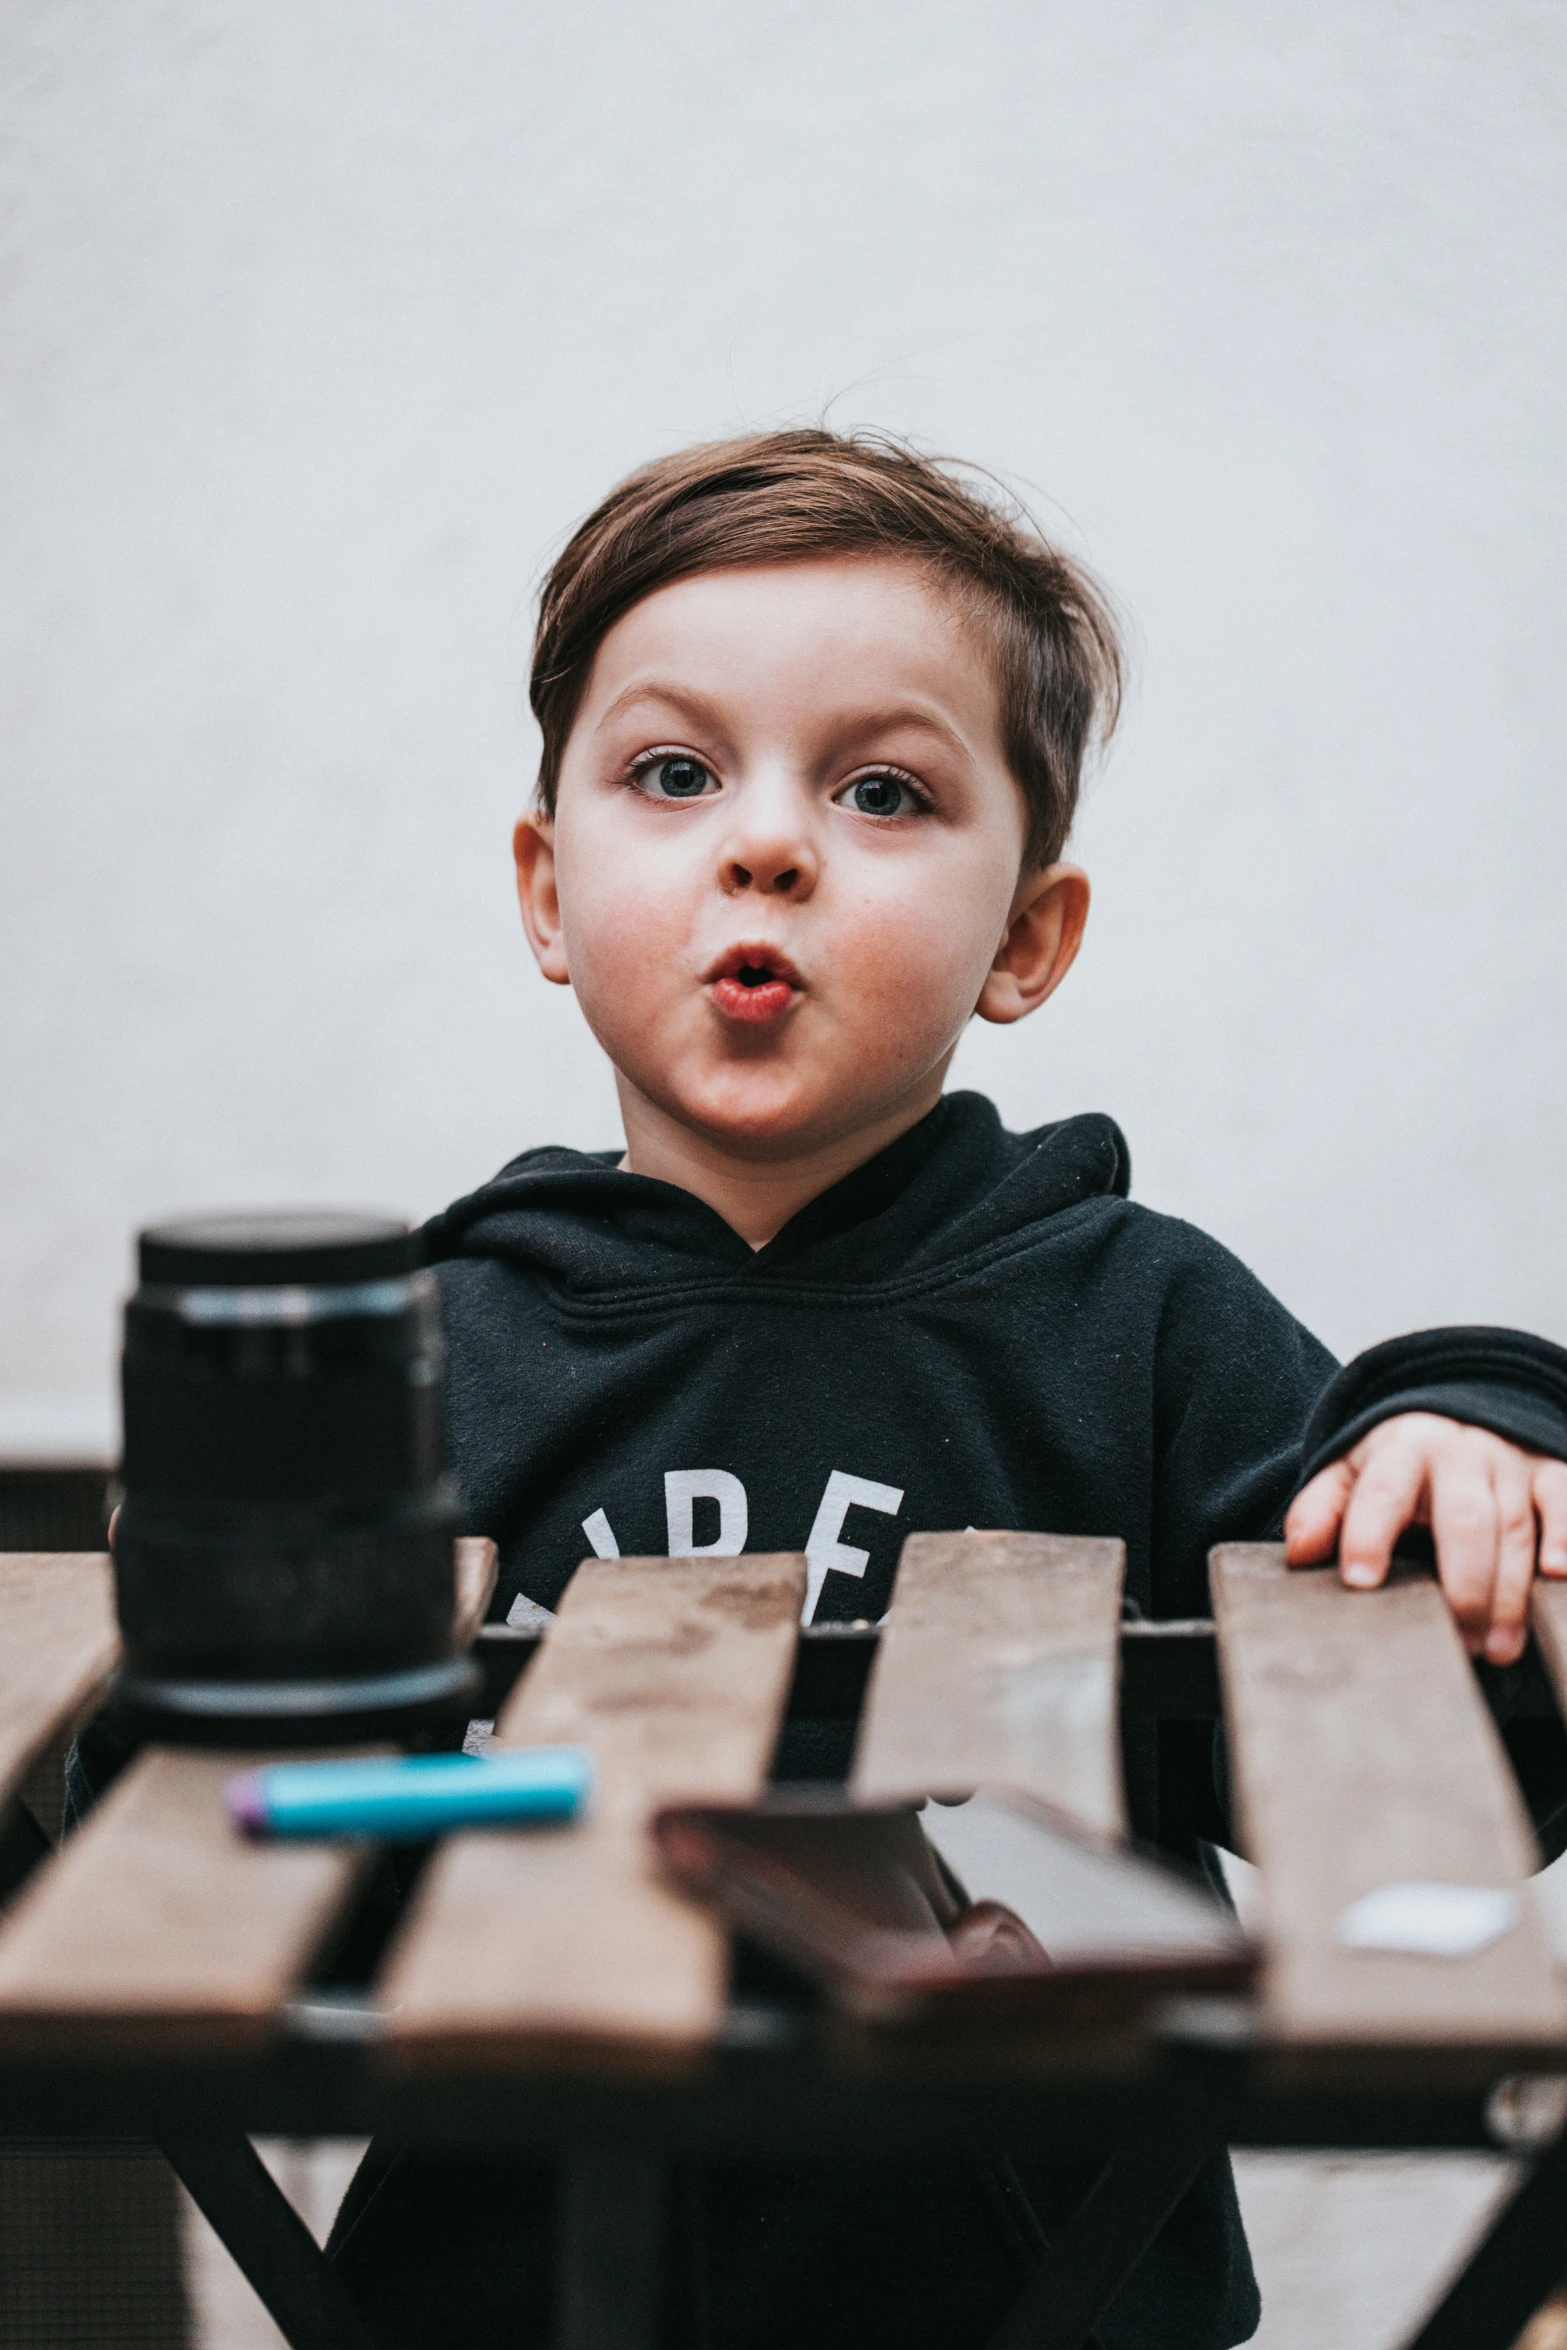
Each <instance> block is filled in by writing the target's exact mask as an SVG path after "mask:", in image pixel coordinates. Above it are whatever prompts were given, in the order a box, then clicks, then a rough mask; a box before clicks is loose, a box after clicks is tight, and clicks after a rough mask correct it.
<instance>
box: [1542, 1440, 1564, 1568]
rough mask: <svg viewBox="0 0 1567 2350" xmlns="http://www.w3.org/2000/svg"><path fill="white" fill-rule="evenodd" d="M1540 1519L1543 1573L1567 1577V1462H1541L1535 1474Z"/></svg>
mask: <svg viewBox="0 0 1567 2350" xmlns="http://www.w3.org/2000/svg"><path fill="white" fill-rule="evenodd" d="M1534 1506H1535V1509H1536V1510H1537V1511H1538V1512H1539V1518H1540V1572H1541V1574H1542V1575H1567V1461H1541V1462H1540V1464H1539V1466H1538V1467H1537V1468H1536V1470H1535V1472H1534Z"/></svg>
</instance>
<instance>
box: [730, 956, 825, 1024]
mask: <svg viewBox="0 0 1567 2350" xmlns="http://www.w3.org/2000/svg"><path fill="white" fill-rule="evenodd" d="M707 986H708V992H709V994H710V995H711V996H712V999H713V1001H714V1003H715V1004H716V1005H717V1006H718V1009H719V1010H720V1011H721V1012H722V1013H723V1014H724V1016H725V1018H726V1019H730V1020H743V1021H745V1022H746V1023H747V1024H748V1025H750V1026H753V1027H755V1026H760V1025H761V1024H762V1023H763V1022H765V1021H768V1020H777V1019H779V1018H781V1017H782V1015H783V1014H784V1013H785V1012H787V1011H788V1009H789V1007H790V1005H791V1004H793V1003H796V1002H797V1001H798V1000H799V997H800V995H801V993H802V991H803V988H804V982H803V980H802V979H801V977H800V974H799V972H798V971H797V970H796V969H795V967H794V965H793V964H792V963H791V962H790V960H789V958H788V956H787V955H781V954H779V952H778V950H777V948H776V947H764V946H751V945H746V946H737V947H731V948H730V950H729V952H728V954H727V955H721V956H720V957H719V959H718V961H717V962H716V963H715V964H714V965H713V967H712V969H711V971H709V973H708V975H707Z"/></svg>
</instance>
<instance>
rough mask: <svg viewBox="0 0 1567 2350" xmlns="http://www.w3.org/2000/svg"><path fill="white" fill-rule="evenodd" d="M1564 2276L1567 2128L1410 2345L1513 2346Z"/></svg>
mask: <svg viewBox="0 0 1567 2350" xmlns="http://www.w3.org/2000/svg"><path fill="white" fill-rule="evenodd" d="M1564 2275H1567V2132H1564V2133H1563V2135H1562V2136H1561V2137H1560V2138H1558V2139H1557V2140H1556V2143H1555V2144H1554V2145H1553V2146H1551V2147H1550V2148H1549V2149H1548V2150H1547V2151H1546V2153H1544V2154H1543V2155H1542V2156H1541V2157H1540V2160H1539V2161H1538V2162H1537V2163H1536V2164H1535V2166H1534V2169H1533V2170H1532V2171H1531V2172H1530V2173H1529V2176H1528V2178H1527V2179H1525V2181H1524V2183H1523V2185H1522V2186H1521V2187H1520V2188H1519V2190H1518V2192H1517V2194H1516V2195H1515V2196H1514V2197H1513V2199H1512V2201H1511V2202H1510V2203H1508V2204H1506V2205H1504V2207H1503V2208H1502V2210H1501V2211H1500V2212H1499V2213H1498V2214H1497V2217H1496V2219H1495V2220H1494V2221H1493V2222H1492V2224H1491V2226H1490V2228H1489V2229H1488V2230H1487V2232H1486V2234H1485V2235H1484V2236H1483V2237H1482V2238H1481V2239H1480V2242H1479V2244H1478V2245H1477V2247H1476V2248H1475V2250H1474V2251H1473V2252H1472V2253H1471V2254H1470V2256H1469V2259H1468V2260H1467V2262H1466V2263H1465V2264H1464V2266H1463V2268H1462V2269H1460V2271H1459V2273H1458V2275H1457V2276H1456V2277H1455V2278H1454V2280H1453V2282H1452V2284H1451V2285H1449V2287H1448V2289H1447V2291H1446V2292H1445V2293H1444V2294H1443V2296H1442V2298H1441V2300H1440V2301H1439V2302H1438V2303H1437V2305H1436V2307H1435V2309H1433V2310H1432V2312H1431V2314H1430V2316H1429V2317H1428V2318H1427V2319H1426V2321H1425V2323H1424V2324H1423V2325H1422V2326H1421V2328H1420V2330H1419V2332H1418V2333H1417V2334H1414V2335H1412V2336H1411V2338H1410V2341H1409V2344H1408V2350H1512V2346H1513V2344H1514V2343H1515V2342H1516V2341H1517V2339H1518V2336H1519V2335H1520V2334H1521V2333H1522V2332H1523V2330H1524V2327H1525V2326H1526V2325H1527V2324H1528V2322H1529V2320H1530V2318H1531V2317H1533V2315H1534V2313H1535V2311H1536V2310H1537V2309H1538V2308H1539V2306H1540V2304H1541V2302H1542V2301H1544V2300H1546V2299H1547V2298H1548V2297H1549V2295H1550V2294H1551V2293H1553V2292H1554V2291H1555V2289H1556V2287H1557V2286H1558V2285H1559V2284H1560V2283H1561V2281H1562V2278H1563V2276H1564Z"/></svg>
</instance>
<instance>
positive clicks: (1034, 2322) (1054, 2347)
mask: <svg viewBox="0 0 1567 2350" xmlns="http://www.w3.org/2000/svg"><path fill="white" fill-rule="evenodd" d="M1212 2152H1213V2147H1212V2146H1211V2145H1210V2144H1209V2143H1208V2141H1207V2140H1206V2139H1202V2140H1196V2139H1193V2138H1190V2137H1187V2136H1185V2135H1183V2134H1182V2133H1181V2132H1180V2131H1179V2130H1178V2129H1176V2128H1174V2127H1173V2126H1170V2125H1168V2124H1161V2125H1160V2126H1159V2127H1157V2128H1155V2129H1150V2130H1147V2131H1145V2132H1143V2133H1142V2134H1141V2135H1140V2136H1138V2137H1135V2138H1128V2139H1127V2140H1126V2142H1125V2143H1124V2145H1121V2146H1118V2147H1117V2148H1116V2150H1115V2152H1114V2154H1112V2155H1111V2157H1110V2160H1109V2161H1108V2162H1107V2163H1106V2164H1105V2167H1104V2169H1103V2170H1102V2171H1101V2172H1100V2174H1099V2176H1098V2178H1097V2179H1095V2181H1094V2183H1093V2185H1092V2186H1091V2187H1090V2188H1089V2190H1088V2193H1087V2194H1086V2195H1085V2196H1084V2197H1083V2200H1082V2202H1081V2203H1080V2204H1079V2205H1078V2207H1077V2209H1076V2210H1075V2211H1074V2212H1073V2214H1072V2216H1071V2218H1070V2219H1069V2220H1068V2221H1067V2223H1066V2225H1065V2226H1064V2227H1062V2228H1059V2229H1058V2230H1057V2231H1056V2233H1055V2235H1054V2236H1053V2237H1052V2238H1051V2242H1050V2249H1049V2251H1048V2253H1047V2254H1046V2256H1045V2259H1044V2262H1043V2264H1042V2265H1041V2267H1040V2270H1039V2274H1038V2275H1037V2276H1036V2277H1035V2278H1034V2280H1033V2282H1032V2284H1030V2285H1027V2286H1026V2287H1025V2288H1024V2290H1023V2292H1022V2294H1021V2295H1020V2297H1019V2298H1018V2299H1017V2300H1016V2301H1015V2302H1014V2303H1013V2305H1012V2307H1011V2309H1010V2310H1009V2311H1008V2313H1007V2315H1006V2317H1005V2319H1004V2320H1003V2321H1002V2324H1001V2326H1000V2327H999V2329H998V2330H997V2332H996V2333H994V2334H993V2335H992V2336H991V2339H990V2345H989V2350H1083V2346H1084V2344H1086V2343H1087V2342H1088V2340H1089V2337H1090V2336H1091V2335H1092V2333H1093V2330H1094V2327H1095V2326H1096V2325H1097V2324H1098V2322H1099V2320H1100V2318H1101V2317H1103V2315H1104V2313H1105V2311H1106V2310H1107V2309H1108V2308H1109V2306H1110V2304H1111V2302H1112V2301H1113V2300H1114V2299H1115V2297H1116V2295H1117V2293H1118V2292H1119V2291H1120V2290H1121V2287H1122V2285H1123V2284H1124V2283H1125V2282H1126V2279H1127V2278H1128V2277H1129V2276H1130V2274H1131V2272H1132V2270H1133V2269H1134V2268H1135V2267H1136V2266H1137V2263H1138V2262H1139V2260H1141V2258H1142V2256H1143V2254H1144V2253H1145V2252H1146V2251H1147V2249H1148V2247H1149V2245H1150V2244H1151V2243H1152V2242H1153V2240H1154V2238H1155V2236H1157V2234H1158V2233H1159V2230H1160V2229H1161V2228H1162V2227H1163V2225H1164V2223H1165V2221H1166V2220H1167V2219H1168V2218H1169V2216H1170V2214H1171V2212H1172V2211H1173V2210H1174V2209H1175V2206H1176V2205H1177V2204H1178V2203H1179V2202H1180V2200H1181V2197H1182V2196H1183V2195H1184V2194H1185V2193H1186V2190H1187V2188H1188V2187H1189V2186H1190V2185H1191V2183H1192V2181H1193V2179H1195V2178H1196V2176H1197V2173H1198V2172H1199V2171H1200V2170H1201V2168H1202V2166H1203V2164H1204V2163H1205V2162H1206V2161H1207V2159H1208V2157H1209V2155H1210V2154H1211V2153H1212Z"/></svg>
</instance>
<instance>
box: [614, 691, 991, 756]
mask: <svg viewBox="0 0 1567 2350" xmlns="http://www.w3.org/2000/svg"><path fill="white" fill-rule="evenodd" d="M639 702H662V703H664V704H665V705H666V706H667V707H668V708H670V709H672V710H678V711H680V712H681V714H682V715H683V716H684V717H687V718H690V719H692V720H693V721H695V722H696V723H698V724H701V725H706V726H711V725H714V724H716V723H718V721H719V713H718V712H717V710H716V709H715V707H714V705H713V704H712V703H711V702H710V701H709V700H708V699H707V696H706V695H705V694H701V693H694V692H692V691H691V690H690V689H689V688H688V687H685V686H679V685H672V684H670V685H666V684H663V683H661V682H660V681H659V680H658V679H655V678H645V677H643V678H634V679H633V680H632V682H631V684H630V685H628V686H626V687H625V688H624V689H623V690H622V691H621V692H620V693H618V694H617V695H616V696H615V699H614V700H613V701H612V702H611V703H610V705H609V707H608V709H607V710H606V711H605V712H604V714H603V716H602V717H601V718H600V720H599V722H598V725H597V727H596V728H595V730H594V731H595V732H596V733H601V732H602V731H603V729H604V728H605V727H606V726H609V725H611V724H612V723H613V721H614V720H615V719H617V718H621V717H624V715H625V713H626V712H627V711H628V710H631V709H634V708H635V707H636V705H637V704H638V703H639ZM898 726H912V727H917V728H918V729H919V730H920V731H921V732H922V733H924V734H933V735H936V736H937V737H938V738H939V739H940V740H941V741H942V742H944V743H946V744H947V745H948V746H949V748H951V749H953V750H955V751H958V752H960V753H961V754H962V756H963V757H964V758H966V759H971V758H972V757H973V755H974V753H973V747H972V745H971V744H970V743H968V742H967V741H966V740H965V739H964V737H963V735H962V733H961V732H960V731H959V729H958V728H957V727H955V726H954V725H953V724H952V723H951V721H950V720H949V719H946V718H944V717H943V716H942V714H941V712H940V711H939V710H935V709H930V708H921V707H920V706H919V705H917V704H911V703H908V702H895V703H892V704H890V705H889V706H888V707H887V708H886V709H883V710H855V711H853V712H851V713H850V715H849V717H848V719H847V721H846V722H845V724H844V725H843V726H842V727H841V728H838V729H836V730H835V731H837V732H840V733H843V734H889V733H891V731H892V730H893V728H894V727H898Z"/></svg>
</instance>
